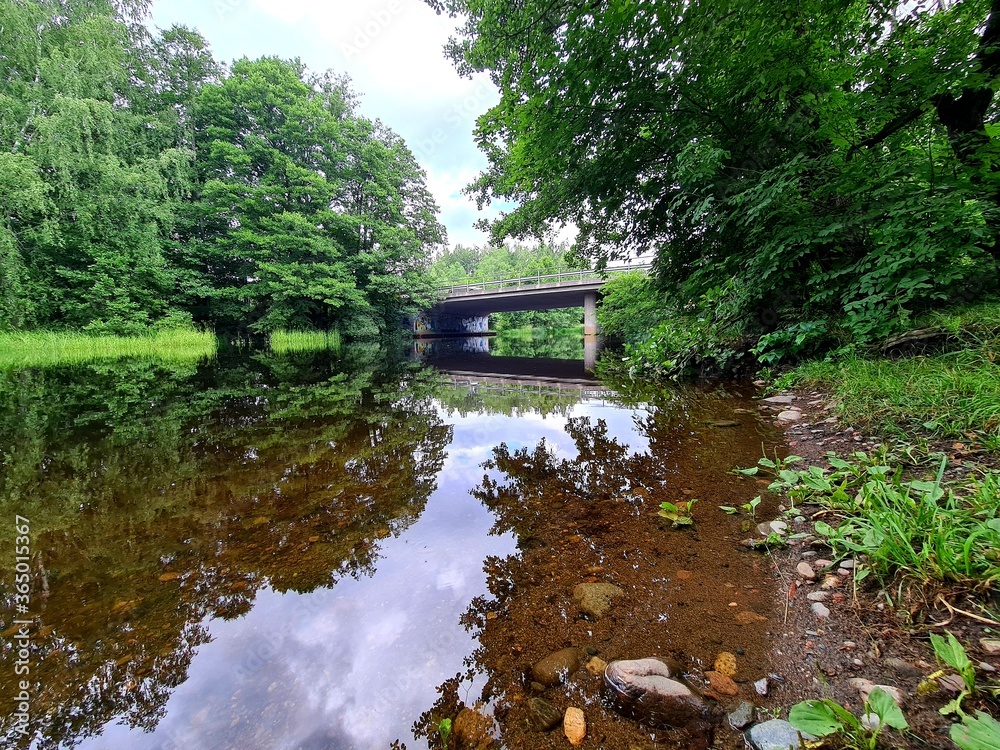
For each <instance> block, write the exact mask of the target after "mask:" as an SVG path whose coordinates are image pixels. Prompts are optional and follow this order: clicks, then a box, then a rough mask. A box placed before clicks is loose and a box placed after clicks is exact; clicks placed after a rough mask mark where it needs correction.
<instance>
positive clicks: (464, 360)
mask: <svg viewBox="0 0 1000 750" xmlns="http://www.w3.org/2000/svg"><path fill="white" fill-rule="evenodd" d="M491 338H492V337H490V336H462V337H458V338H441V339H417V340H415V341H414V342H413V356H414V357H415V358H416V359H419V360H420V361H422V362H426V363H427V364H430V365H433V366H434V367H435V368H436V369H437V370H439V371H441V372H443V373H445V374H447V375H450V376H452V379H453V380H461V381H462V382H470V383H471V382H473V381H474V382H479V383H487V384H491V385H510V386H545V387H546V388H547V389H559V390H567V389H573V390H591V389H593V390H594V392H595V394H597V393H603V392H604V391H605V390H606V389H605V388H604V386H603V385H602V384H601V382H600V381H599V380H597V378H596V377H595V376H594V374H593V373H594V369H595V368H596V366H597V357H598V354H599V353H600V351H601V349H602V348H603V344H604V340H603V338H602V337H600V336H584V337H583V359H558V358H554V357H510V356H497V355H495V354H491V353H490V341H491Z"/></svg>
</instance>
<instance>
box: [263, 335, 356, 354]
mask: <svg viewBox="0 0 1000 750" xmlns="http://www.w3.org/2000/svg"><path fill="white" fill-rule="evenodd" d="M267 341H268V345H269V346H270V347H271V351H273V352H276V353H278V354H281V353H284V352H314V351H320V350H323V349H330V350H331V351H339V350H340V332H339V331H271V333H270V335H269V336H268V338H267Z"/></svg>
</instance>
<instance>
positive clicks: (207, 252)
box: [0, 0, 444, 333]
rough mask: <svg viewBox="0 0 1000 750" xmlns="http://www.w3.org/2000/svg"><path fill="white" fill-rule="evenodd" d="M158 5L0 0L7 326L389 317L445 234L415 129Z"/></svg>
mask: <svg viewBox="0 0 1000 750" xmlns="http://www.w3.org/2000/svg"><path fill="white" fill-rule="evenodd" d="M146 6H147V3H144V2H132V1H129V0H121V1H119V2H113V3H112V2H102V1H99V0H61V1H60V0H0V17H2V18H3V23H2V25H0V48H2V49H3V54H2V55H0V206H2V213H0V328H5V329H23V328H32V327H69V328H77V329H85V330H92V331H106V332H113V333H133V332H137V331H142V330H147V329H149V328H150V327H164V326H173V325H177V324H185V323H187V324H190V323H191V322H195V323H198V324H202V325H206V326H211V327H217V328H220V329H251V330H258V331H266V330H272V329H274V328H277V327H294V328H329V327H333V326H342V327H344V328H345V329H347V330H350V331H352V332H354V333H372V332H377V331H378V330H379V329H380V328H384V327H385V326H386V325H391V324H394V323H395V321H396V320H397V318H398V316H399V315H400V313H402V312H406V311H410V310H412V309H414V308H417V307H419V306H420V305H421V304H422V302H423V300H424V298H425V296H426V294H427V284H426V282H425V281H424V279H423V277H422V274H421V273H420V272H421V271H422V270H423V269H424V268H425V267H426V265H427V263H428V262H429V255H430V249H431V247H432V246H434V245H437V244H439V243H441V242H443V241H444V229H443V227H442V226H441V225H440V224H439V223H438V221H437V207H436V206H435V204H434V201H433V199H432V198H431V196H430V193H429V192H428V190H427V187H426V183H425V175H424V172H423V170H422V169H421V167H420V166H419V165H418V164H417V162H416V160H415V158H414V156H413V154H412V153H411V152H410V151H409V149H408V148H407V147H406V144H405V143H404V142H403V141H402V139H401V138H400V137H399V136H398V135H396V134H395V133H393V132H392V131H391V130H390V129H389V128H387V127H386V126H385V125H383V124H382V123H380V122H377V121H376V122H373V121H371V120H368V119H366V118H364V117H362V116H361V115H359V114H358V112H357V111H356V96H355V94H354V93H353V92H352V90H351V88H350V82H349V81H348V80H347V79H346V78H343V77H339V76H336V75H334V74H332V73H326V74H322V75H317V74H313V73H310V72H309V71H308V70H307V69H306V68H305V66H304V65H303V64H302V63H301V62H299V61H297V60H295V61H288V60H279V59H275V58H264V59H260V60H247V59H244V60H239V61H237V62H236V63H234V64H233V65H232V67H231V68H230V69H228V70H227V69H225V68H224V66H222V65H220V64H219V63H218V62H216V61H215V60H214V58H213V57H212V54H211V52H210V50H209V48H208V45H207V43H206V42H205V40H204V39H203V38H202V37H201V36H200V35H199V34H198V33H197V32H195V31H193V30H191V29H188V28H186V27H183V26H174V27H172V28H169V29H165V30H162V31H159V32H156V33H152V32H150V31H149V30H148V29H147V28H146V26H145V25H144V23H143V22H144V20H145V17H146V12H147V7H146Z"/></svg>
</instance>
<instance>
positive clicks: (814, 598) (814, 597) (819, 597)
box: [806, 591, 830, 602]
mask: <svg viewBox="0 0 1000 750" xmlns="http://www.w3.org/2000/svg"><path fill="white" fill-rule="evenodd" d="M829 598H830V592H829V591H810V592H809V593H808V594H807V595H806V599H808V600H809V601H811V602H825V601H826V600H827V599H829Z"/></svg>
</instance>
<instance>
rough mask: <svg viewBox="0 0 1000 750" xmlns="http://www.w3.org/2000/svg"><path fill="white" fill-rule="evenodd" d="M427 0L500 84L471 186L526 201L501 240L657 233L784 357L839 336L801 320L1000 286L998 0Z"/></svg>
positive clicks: (877, 324) (601, 251)
mask: <svg viewBox="0 0 1000 750" xmlns="http://www.w3.org/2000/svg"><path fill="white" fill-rule="evenodd" d="M427 2H428V3H429V4H430V5H431V6H432V7H435V8H436V9H437V10H439V11H441V12H448V13H450V14H452V15H453V16H455V17H456V18H458V19H460V23H461V26H460V30H459V33H458V34H457V36H456V38H455V39H454V40H453V42H452V44H451V46H450V50H449V51H450V55H451V56H452V58H453V60H454V61H455V63H456V65H457V67H458V68H459V70H460V71H462V72H464V73H472V72H475V71H482V72H486V73H488V74H489V75H490V76H491V78H492V80H493V81H494V83H495V84H496V85H497V86H498V88H499V89H500V94H501V99H500V101H499V103H498V104H496V105H495V106H494V107H492V108H491V109H489V110H488V111H487V112H486V113H485V114H483V115H482V116H481V117H480V119H479V121H478V127H477V131H476V133H477V138H478V141H479V145H480V148H481V149H482V150H483V152H484V153H485V155H486V157H487V159H488V166H487V168H486V170H485V171H484V172H483V173H482V174H481V175H480V176H479V178H478V179H477V180H476V181H475V182H474V183H473V184H472V185H471V186H470V188H469V192H470V193H471V194H472V195H473V196H474V197H475V198H476V200H477V201H478V202H479V203H480V204H486V203H487V202H490V201H496V202H498V203H501V204H504V203H505V204H507V205H513V208H512V209H511V210H509V211H508V212H506V213H504V214H502V215H501V216H500V218H499V219H497V220H496V221H494V222H492V223H491V224H490V228H491V230H492V232H493V238H494V240H495V241H499V240H500V239H501V238H504V237H508V236H512V237H522V236H535V235H544V234H546V233H548V232H550V231H551V230H552V229H554V228H556V227H559V226H564V225H567V224H572V225H575V226H576V227H578V228H579V236H578V239H577V252H578V253H579V254H581V255H582V256H584V257H588V258H591V259H594V260H595V261H596V262H597V263H599V264H600V263H602V262H606V261H607V260H609V259H611V258H617V257H639V256H642V255H644V254H645V253H647V252H649V251H650V250H653V251H655V253H656V265H657V272H658V278H659V285H660V287H661V288H662V289H664V290H665V292H666V293H668V294H669V296H670V298H671V299H673V300H675V301H676V304H677V308H678V310H680V311H684V310H686V309H687V308H688V307H689V306H690V305H692V304H697V301H698V300H699V299H700V297H701V296H702V295H703V294H705V293H706V292H707V291H708V290H711V289H716V288H719V287H721V286H723V285H724V284H727V283H733V284H734V286H735V287H736V288H738V289H739V290H740V291H741V293H740V295H739V297H738V298H737V299H736V303H737V305H736V308H737V309H736V312H737V315H738V319H739V320H740V321H741V322H742V323H743V324H744V325H745V326H746V328H747V330H748V332H749V333H751V334H754V335H759V334H770V335H772V338H771V339H769V340H768V341H766V342H765V348H764V349H763V350H762V353H770V354H771V355H772V356H773V357H778V356H781V355H782V353H783V350H785V349H788V348H791V349H793V350H794V349H795V348H797V347H805V346H807V345H817V346H819V345H822V343H823V342H822V340H821V337H820V334H821V332H820V331H819V329H818V328H817V329H812V330H808V331H807V330H803V329H802V328H798V329H796V328H794V326H800V325H801V324H802V323H803V322H809V323H816V324H819V323H821V322H825V323H826V324H827V325H828V330H829V331H832V330H833V329H834V328H837V329H838V336H839V331H841V330H842V331H843V333H844V334H845V335H846V336H847V337H848V338H850V339H851V340H853V341H855V342H858V343H861V344H864V343H867V342H871V341H877V340H879V339H880V338H882V337H885V336H886V335H889V334H891V333H893V332H894V331H898V330H901V329H904V328H906V327H907V326H909V325H910V323H911V322H912V321H913V319H914V318H915V317H916V316H918V315H920V314H921V313H922V312H923V311H925V310H927V309H929V308H932V307H937V306H940V305H942V303H945V302H949V301H956V300H957V301H961V300H966V301H968V300H974V299H977V298H978V297H980V296H981V295H982V294H983V293H984V292H985V291H987V290H988V287H989V286H990V285H993V286H994V287H995V285H996V279H997V276H998V274H997V257H998V255H1000V248H998V245H997V243H996V218H997V213H998V205H1000V190H998V184H1000V179H998V176H997V169H998V167H1000V160H998V159H997V158H996V152H997V144H996V135H997V132H998V131H997V128H996V125H995V108H993V107H991V102H992V99H993V90H994V88H995V84H996V80H997V78H998V77H1000V53H998V51H997V50H998V44H997V41H998V39H1000V7H998V6H997V4H996V3H995V2H989V1H988V0H972V1H971V2H953V1H951V0H949V1H948V2H941V3H936V2H923V1H922V2H917V3H915V4H914V3H902V2H894V3H888V4H886V3H870V2H867V0H836V1H835V0H806V1H805V2H799V3H794V4H789V3H787V2H780V1H779V0H765V1H764V2H757V3H742V2H736V1H735V0H707V1H706V2H699V3H690V2H685V1H684V0H668V1H667V2H654V0H636V1H635V2H631V3H602V4H594V3H589V2H583V0H568V1H567V2H562V3H556V4H552V3H550V2H547V0H525V1H524V2H513V1H512V0H499V1H498V0H427ZM803 335H804V338H802V339H801V341H800V336H803ZM664 336H665V333H664V332H663V331H660V332H659V334H658V338H660V339H663V338H664ZM788 344H791V347H789V346H788ZM660 348H661V349H662V348H664V347H663V345H660ZM804 353H808V352H804ZM640 354H643V355H650V356H656V355H663V356H664V360H661V361H665V360H671V359H673V358H672V357H671V356H669V354H664V352H662V351H656V350H650V351H646V352H640ZM789 354H792V355H794V354H797V352H795V351H790V352H789Z"/></svg>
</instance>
